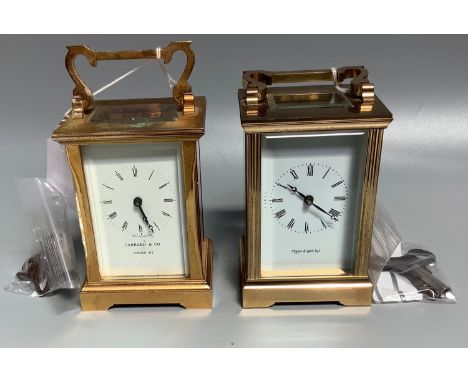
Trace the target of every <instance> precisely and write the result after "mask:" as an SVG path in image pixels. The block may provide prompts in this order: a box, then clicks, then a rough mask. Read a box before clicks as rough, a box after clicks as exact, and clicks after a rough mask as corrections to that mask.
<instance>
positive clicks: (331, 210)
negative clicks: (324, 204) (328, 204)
mask: <svg viewBox="0 0 468 382" xmlns="http://www.w3.org/2000/svg"><path fill="white" fill-rule="evenodd" d="M328 213H329V214H330V216H331V217H332V218H333V219H335V220H336V218H337V217H338V216H340V215H341V212H339V211H337V210H335V209H333V208H331V209H330V211H328Z"/></svg>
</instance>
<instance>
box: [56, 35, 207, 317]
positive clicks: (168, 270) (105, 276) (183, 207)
mask: <svg viewBox="0 0 468 382" xmlns="http://www.w3.org/2000/svg"><path fill="white" fill-rule="evenodd" d="M190 44H191V43H190V42H189V41H181V42H172V43H170V44H169V45H167V46H166V47H164V48H161V49H157V50H154V49H153V50H129V51H117V52H98V51H94V50H93V49H90V48H88V47H87V46H70V47H68V54H67V55H66V60H65V62H66V67H67V70H68V72H69V74H70V76H71V78H72V80H73V81H74V83H75V89H74V91H73V100H72V108H71V110H70V111H69V112H68V113H67V114H66V116H65V117H64V119H63V120H62V121H61V122H60V124H59V125H58V127H57V128H56V130H55V131H54V133H53V136H52V138H53V139H54V140H56V141H58V142H60V143H62V144H64V145H65V149H66V153H67V158H68V162H69V165H70V169H71V173H72V176H73V180H74V185H75V191H76V199H77V208H78V213H79V218H80V228H81V233H82V239H83V244H84V249H85V257H86V270H87V277H86V280H85V282H84V285H83V287H82V289H81V293H80V300H81V307H82V309H83V310H105V309H108V308H110V307H111V306H113V305H132V304H180V305H182V306H184V307H186V308H211V301H212V293H211V264H212V244H211V241H210V240H209V239H208V238H206V237H204V235H203V219H202V204H201V184H200V171H199V170H200V163H199V139H200V138H201V137H202V136H203V135H204V132H205V108H206V102H205V98H204V97H199V96H194V95H193V94H192V89H191V86H190V84H189V83H188V78H189V76H190V74H191V72H192V69H193V66H194V63H195V56H194V53H193V51H192V49H191V46H190ZM178 51H181V52H183V53H184V54H185V56H186V59H187V60H186V64H185V68H184V70H183V72H182V74H181V76H180V78H179V80H178V81H177V83H176V85H175V86H174V88H173V92H172V95H173V97H172V98H153V99H132V100H128V99H124V100H95V99H93V94H92V92H91V90H90V89H89V87H88V86H87V85H86V84H85V83H84V82H83V80H82V79H81V78H80V77H79V75H78V73H77V71H76V68H75V58H76V57H78V56H80V55H82V56H84V57H85V58H86V59H87V60H88V62H89V64H91V65H92V66H96V65H97V62H98V61H101V60H124V59H125V60H127V59H162V60H163V61H164V63H165V64H167V63H169V62H170V61H171V59H172V56H173V55H174V53H176V52H178Z"/></svg>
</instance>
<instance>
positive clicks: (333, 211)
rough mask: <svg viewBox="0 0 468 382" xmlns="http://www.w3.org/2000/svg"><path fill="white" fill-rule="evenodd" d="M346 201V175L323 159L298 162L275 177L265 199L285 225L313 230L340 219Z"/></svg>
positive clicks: (301, 231) (305, 231)
mask: <svg viewBox="0 0 468 382" xmlns="http://www.w3.org/2000/svg"><path fill="white" fill-rule="evenodd" d="M347 201H348V186H347V184H346V181H345V179H344V178H343V177H342V176H341V175H340V174H339V173H338V171H337V170H335V169H334V168H333V167H332V166H330V165H327V164H325V163H317V162H304V163H298V164H295V165H293V166H291V167H290V168H288V169H287V170H286V171H284V172H283V173H282V174H281V176H280V177H278V178H277V179H276V180H275V182H274V184H273V186H272V189H271V193H270V194H268V195H266V196H265V199H264V203H265V204H266V205H267V206H268V207H269V209H270V211H271V216H272V219H274V220H276V221H277V223H278V224H279V225H280V226H281V227H282V228H284V229H286V230H288V231H291V232H296V233H298V234H313V233H318V232H321V231H324V230H330V229H334V227H335V226H336V225H337V224H340V223H341V220H342V218H343V214H344V211H345V207H346V204H347Z"/></svg>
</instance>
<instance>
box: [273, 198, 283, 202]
mask: <svg viewBox="0 0 468 382" xmlns="http://www.w3.org/2000/svg"><path fill="white" fill-rule="evenodd" d="M271 201H272V203H283V198H278V199H271Z"/></svg>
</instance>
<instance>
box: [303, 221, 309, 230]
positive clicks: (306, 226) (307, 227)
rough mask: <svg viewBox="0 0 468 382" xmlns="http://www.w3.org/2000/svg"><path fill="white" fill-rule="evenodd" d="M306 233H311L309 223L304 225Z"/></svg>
mask: <svg viewBox="0 0 468 382" xmlns="http://www.w3.org/2000/svg"><path fill="white" fill-rule="evenodd" d="M304 232H305V233H308V232H309V223H307V222H305V223H304Z"/></svg>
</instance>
